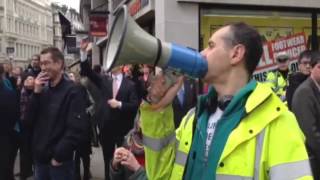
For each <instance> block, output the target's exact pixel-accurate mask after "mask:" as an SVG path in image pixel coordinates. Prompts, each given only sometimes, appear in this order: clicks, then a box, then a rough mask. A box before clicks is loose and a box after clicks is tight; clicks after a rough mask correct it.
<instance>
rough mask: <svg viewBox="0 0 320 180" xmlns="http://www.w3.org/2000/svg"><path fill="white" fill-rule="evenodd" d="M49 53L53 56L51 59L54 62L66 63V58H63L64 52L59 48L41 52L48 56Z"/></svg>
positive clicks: (49, 48) (50, 48)
mask: <svg viewBox="0 0 320 180" xmlns="http://www.w3.org/2000/svg"><path fill="white" fill-rule="evenodd" d="M47 53H50V54H51V58H52V59H53V60H54V61H62V62H63V63H64V56H63V54H62V52H61V51H60V50H59V49H58V48H56V47H48V48H45V49H43V50H42V51H41V52H40V54H41V55H43V54H47Z"/></svg>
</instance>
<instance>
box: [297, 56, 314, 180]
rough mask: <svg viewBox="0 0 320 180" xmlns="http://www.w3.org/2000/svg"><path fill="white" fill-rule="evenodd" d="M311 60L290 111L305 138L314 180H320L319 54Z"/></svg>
mask: <svg viewBox="0 0 320 180" xmlns="http://www.w3.org/2000/svg"><path fill="white" fill-rule="evenodd" d="M316 53H317V54H316V55H315V56H313V57H312V58H311V66H312V70H311V75H310V77H309V78H308V79H307V80H305V81H304V82H303V83H302V84H301V85H300V86H299V87H298V89H297V90H296V92H295V93H294V95H293V100H292V111H293V113H294V114H295V115H296V117H297V120H298V123H299V125H300V127H301V129H302V131H303V132H304V134H305V136H306V146H307V149H308V153H309V156H310V162H311V166H312V170H313V175H314V179H315V180H319V179H320V52H316Z"/></svg>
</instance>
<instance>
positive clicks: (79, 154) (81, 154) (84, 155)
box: [68, 72, 92, 180]
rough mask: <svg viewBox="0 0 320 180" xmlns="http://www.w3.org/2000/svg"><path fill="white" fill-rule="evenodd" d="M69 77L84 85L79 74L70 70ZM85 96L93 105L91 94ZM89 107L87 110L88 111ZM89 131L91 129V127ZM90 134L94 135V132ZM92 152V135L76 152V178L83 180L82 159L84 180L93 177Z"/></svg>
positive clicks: (76, 179) (88, 102) (75, 179)
mask: <svg viewBox="0 0 320 180" xmlns="http://www.w3.org/2000/svg"><path fill="white" fill-rule="evenodd" d="M68 77H69V79H70V80H71V81H73V82H74V83H76V84H78V85H79V86H82V85H81V83H80V77H79V76H78V75H77V74H75V73H73V72H70V73H68ZM85 98H87V104H88V108H89V107H90V105H91V103H90V100H89V96H86V97H85ZM88 108H87V111H88ZM87 113H88V112H87ZM88 115H89V119H91V117H90V113H88ZM90 123H91V122H90ZM88 131H91V129H90V130H88ZM90 135H91V136H92V134H90ZM91 153H92V150H91V137H90V138H88V139H87V141H84V142H81V143H80V144H79V146H78V148H77V150H76V152H75V157H74V163H75V169H74V180H81V173H80V164H81V160H82V164H83V180H89V179H90V178H91V173H90V154H91Z"/></svg>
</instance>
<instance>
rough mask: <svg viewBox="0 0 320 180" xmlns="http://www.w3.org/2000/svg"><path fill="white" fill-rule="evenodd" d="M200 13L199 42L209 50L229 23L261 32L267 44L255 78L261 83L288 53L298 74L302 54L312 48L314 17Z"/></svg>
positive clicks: (275, 13) (221, 11) (220, 11)
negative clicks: (214, 36) (215, 34)
mask: <svg viewBox="0 0 320 180" xmlns="http://www.w3.org/2000/svg"><path fill="white" fill-rule="evenodd" d="M200 12H201V17H200V40H199V42H200V43H201V44H200V47H203V48H205V47H207V43H208V39H209V38H210V36H211V34H212V33H213V32H215V31H216V30H217V29H219V28H220V27H221V26H223V25H225V24H228V23H233V22H245V23H247V24H249V25H251V26H253V27H254V28H256V29H257V30H258V32H259V33H260V35H261V38H262V40H263V42H264V47H263V49H264V53H263V56H262V58H261V60H260V63H259V65H258V67H257V69H256V71H255V73H254V77H255V78H256V79H257V80H260V81H264V80H265V78H266V74H267V72H268V71H271V70H274V69H275V68H276V64H275V60H274V59H275V56H276V54H277V53H279V52H282V51H286V52H287V53H288V54H289V55H290V57H291V58H290V62H291V63H290V69H291V70H292V71H296V70H297V66H296V62H297V59H298V57H299V54H300V53H301V52H302V51H304V50H306V49H308V48H310V41H311V32H312V29H311V27H312V23H311V13H298V12H278V11H261V10H259V11H258V10H257V11H255V10H235V9H215V8H202V9H201V11H200ZM318 19H319V18H318ZM319 23H320V19H319V20H318V25H319ZM318 27H320V26H318ZM318 31H319V30H318Z"/></svg>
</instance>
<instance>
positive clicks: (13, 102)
mask: <svg viewBox="0 0 320 180" xmlns="http://www.w3.org/2000/svg"><path fill="white" fill-rule="evenodd" d="M4 76H5V74H4V67H3V64H0V119H1V126H0V144H1V153H0V179H3V180H13V179H14V178H13V168H12V167H13V164H12V163H13V159H12V157H13V156H12V153H13V151H14V149H15V146H16V145H15V142H14V134H15V132H14V126H15V123H16V121H17V120H18V118H19V98H18V94H17V93H16V91H14V90H13V89H10V87H8V85H7V84H6V83H5V80H4Z"/></svg>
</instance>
